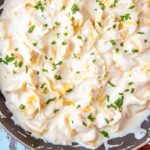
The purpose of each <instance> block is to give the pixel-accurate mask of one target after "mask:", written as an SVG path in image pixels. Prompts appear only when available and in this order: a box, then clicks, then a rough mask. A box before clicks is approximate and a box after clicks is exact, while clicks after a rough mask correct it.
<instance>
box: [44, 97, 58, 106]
mask: <svg viewBox="0 0 150 150" xmlns="http://www.w3.org/2000/svg"><path fill="white" fill-rule="evenodd" d="M55 100H56V97H54V98H50V99H48V100H47V101H46V104H47V105H48V104H49V103H51V102H53V101H55Z"/></svg>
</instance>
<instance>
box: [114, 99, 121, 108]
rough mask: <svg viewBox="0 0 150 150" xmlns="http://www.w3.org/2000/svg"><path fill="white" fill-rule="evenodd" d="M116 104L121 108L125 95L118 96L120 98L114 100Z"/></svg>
mask: <svg viewBox="0 0 150 150" xmlns="http://www.w3.org/2000/svg"><path fill="white" fill-rule="evenodd" d="M114 104H115V105H116V107H117V108H119V109H120V108H121V107H122V105H123V97H121V98H118V99H117V100H116V101H115V102H114Z"/></svg>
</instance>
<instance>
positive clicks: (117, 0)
mask: <svg viewBox="0 0 150 150" xmlns="http://www.w3.org/2000/svg"><path fill="white" fill-rule="evenodd" d="M118 2H119V0H114V2H113V4H111V5H110V8H114V7H116V4H117V3H118Z"/></svg>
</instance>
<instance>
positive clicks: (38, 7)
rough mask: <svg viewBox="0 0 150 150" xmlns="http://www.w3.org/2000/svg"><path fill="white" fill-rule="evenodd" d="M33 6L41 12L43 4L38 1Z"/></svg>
mask: <svg viewBox="0 0 150 150" xmlns="http://www.w3.org/2000/svg"><path fill="white" fill-rule="evenodd" d="M34 8H35V9H37V10H40V11H41V12H43V11H44V6H43V4H42V2H41V1H38V2H37V3H36V4H35V6H34Z"/></svg>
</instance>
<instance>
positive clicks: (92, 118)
mask: <svg viewBox="0 0 150 150" xmlns="http://www.w3.org/2000/svg"><path fill="white" fill-rule="evenodd" d="M88 119H89V120H91V121H92V122H93V121H94V120H95V117H94V116H93V114H92V113H90V114H89V115H88Z"/></svg>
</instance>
